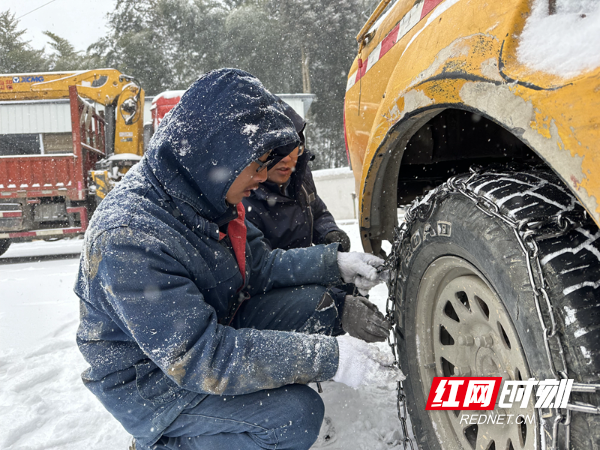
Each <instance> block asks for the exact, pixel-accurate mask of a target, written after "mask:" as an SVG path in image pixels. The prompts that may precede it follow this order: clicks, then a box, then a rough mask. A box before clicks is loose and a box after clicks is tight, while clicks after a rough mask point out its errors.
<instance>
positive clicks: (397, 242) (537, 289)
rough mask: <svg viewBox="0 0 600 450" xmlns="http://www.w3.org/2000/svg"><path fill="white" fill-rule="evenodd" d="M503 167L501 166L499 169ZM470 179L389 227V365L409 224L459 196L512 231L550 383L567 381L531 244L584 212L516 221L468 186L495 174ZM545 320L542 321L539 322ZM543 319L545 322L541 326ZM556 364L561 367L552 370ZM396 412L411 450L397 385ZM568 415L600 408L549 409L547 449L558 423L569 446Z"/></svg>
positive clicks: (444, 188) (475, 173) (560, 231)
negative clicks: (540, 332) (531, 295)
mask: <svg viewBox="0 0 600 450" xmlns="http://www.w3.org/2000/svg"><path fill="white" fill-rule="evenodd" d="M504 169H506V168H504ZM470 172H471V174H470V175H468V174H467V175H458V176H455V177H452V178H450V179H448V180H447V181H446V182H445V183H443V184H441V185H440V186H438V187H436V188H435V189H433V190H431V191H429V192H428V193H427V194H426V195H425V196H424V197H423V198H420V199H416V200H414V201H413V202H412V203H411V204H410V205H409V206H408V208H407V209H406V211H405V216H404V221H403V222H402V224H401V225H400V226H399V227H396V228H395V229H394V238H393V242H392V250H391V252H390V254H389V256H388V257H387V258H386V260H385V262H384V264H383V266H382V267H381V268H380V270H388V271H389V272H390V281H389V283H388V289H389V295H388V298H387V302H386V313H387V316H386V317H387V319H388V320H389V321H390V322H391V323H392V326H393V329H394V332H393V333H392V336H393V337H391V338H388V344H389V346H390V347H391V349H392V354H393V356H394V364H396V365H399V363H398V357H397V355H396V349H397V343H398V335H397V332H396V325H397V323H396V315H395V312H396V294H397V289H398V278H400V277H402V280H406V277H407V275H408V274H406V273H404V271H403V267H402V264H401V262H402V256H406V255H409V254H410V253H411V247H410V246H411V243H410V237H409V235H408V233H409V231H410V229H411V228H412V225H413V223H415V221H417V220H419V221H420V222H426V221H427V220H428V219H429V217H430V216H431V215H432V214H433V212H434V211H435V209H436V207H437V205H438V204H439V203H440V202H441V201H443V200H444V199H446V198H447V197H448V196H449V195H456V194H458V195H462V196H463V197H466V198H467V199H469V200H471V201H472V202H473V203H474V204H475V206H476V207H477V208H478V209H479V210H480V211H481V212H483V213H484V214H486V215H487V216H489V217H496V218H497V219H500V220H501V221H502V222H503V223H505V224H506V225H508V226H509V227H511V228H512V230H513V232H514V234H515V237H516V238H517V241H518V243H519V246H520V247H521V249H522V250H523V253H524V255H525V259H526V264H527V271H528V275H529V280H530V282H531V286H532V287H533V291H534V298H535V305H536V310H537V314H538V319H539V321H540V325H541V327H542V330H543V332H544V347H545V350H546V357H547V359H548V363H549V367H550V370H551V372H552V375H553V376H554V377H555V379H557V380H560V379H564V378H567V372H566V370H567V369H566V368H567V365H566V360H565V355H564V350H563V346H562V342H561V340H560V336H559V334H558V327H557V322H556V318H555V316H554V309H553V307H552V304H551V302H550V298H549V297H548V293H547V291H546V281H545V279H544V274H543V272H542V267H541V263H540V259H539V247H538V244H537V242H538V241H541V240H544V239H548V238H554V237H560V236H562V235H564V234H566V233H568V232H569V231H571V230H572V229H574V228H577V227H579V226H581V225H582V223H583V222H584V220H585V219H586V214H587V213H586V212H585V211H584V210H582V211H563V212H561V213H559V214H556V215H554V216H549V217H548V216H544V217H534V218H527V219H523V220H520V221H516V220H513V219H511V218H510V217H509V216H508V215H506V214H503V213H502V212H501V211H500V208H499V206H498V205H497V204H496V203H494V202H493V201H492V200H490V199H489V198H487V197H485V196H483V195H479V194H477V193H475V192H474V191H473V189H472V188H471V187H470V186H469V184H470V183H472V182H473V181H476V180H477V179H478V178H481V177H482V175H484V174H491V173H494V172H495V171H494V170H493V169H492V170H490V169H489V168H488V169H486V171H485V172H482V170H481V168H478V167H472V168H471V169H470ZM545 316H546V318H545ZM548 321H549V323H547V322H548ZM552 339H554V340H555V342H556V344H555V348H556V349H558V350H553V349H552V347H551V344H550V343H551V340H552ZM556 360H558V361H559V362H560V364H561V368H560V369H557V367H556ZM397 391H398V394H397V402H396V403H397V409H398V419H399V420H400V424H401V427H402V434H403V436H402V444H403V448H404V450H406V449H407V448H410V449H411V450H416V449H417V445H416V443H415V442H413V440H412V439H411V438H410V436H409V433H408V419H409V417H408V409H407V404H406V395H405V393H404V387H403V384H402V382H401V381H400V382H398V387H397ZM571 391H572V392H588V393H593V392H595V391H600V385H598V384H584V383H574V384H573V388H572V390H571ZM571 411H578V412H583V413H588V414H600V407H599V406H594V405H591V404H586V403H581V402H576V403H569V404H568V405H567V409H566V412H564V413H563V412H562V411H561V410H560V409H558V408H556V409H554V422H553V426H552V447H551V450H558V429H559V425H561V424H562V425H563V426H564V427H565V449H567V450H568V449H569V448H570V423H571ZM540 433H543V430H542V428H540Z"/></svg>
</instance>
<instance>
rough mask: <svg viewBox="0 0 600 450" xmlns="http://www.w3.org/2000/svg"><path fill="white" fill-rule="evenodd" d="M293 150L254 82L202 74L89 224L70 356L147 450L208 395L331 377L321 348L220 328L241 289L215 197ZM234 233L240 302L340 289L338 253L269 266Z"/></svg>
mask: <svg viewBox="0 0 600 450" xmlns="http://www.w3.org/2000/svg"><path fill="white" fill-rule="evenodd" d="M297 144H298V135H297V134H296V132H295V130H294V128H293V127H292V124H291V122H290V121H289V119H288V118H287V117H286V116H285V115H284V114H283V113H282V111H281V109H280V107H279V106H278V105H277V102H276V99H275V97H273V96H272V95H271V94H270V93H268V92H267V91H266V90H265V89H264V88H263V86H262V84H260V82H259V81H258V80H257V79H256V78H254V77H252V76H251V75H249V74H247V73H245V72H242V71H239V70H233V69H223V70H219V71H214V72H211V73H209V74H206V75H205V76H203V77H202V78H200V79H199V80H198V81H197V82H196V83H195V84H194V85H192V86H191V87H190V89H189V90H188V91H187V92H186V93H185V94H184V95H183V97H182V99H181V102H180V103H179V104H178V106H176V107H175V108H174V109H173V110H172V112H171V113H170V115H168V116H167V117H165V119H164V120H163V121H162V123H161V125H160V127H159V129H158V130H157V132H156V134H155V135H154V137H153V139H152V141H151V143H150V145H149V149H148V150H147V152H146V155H145V156H144V158H143V159H142V161H141V162H140V163H139V164H137V165H136V166H135V167H133V168H132V169H131V170H130V171H129V172H128V173H127V175H126V176H125V177H124V179H123V180H122V181H121V182H120V183H119V184H118V185H117V187H116V188H115V189H114V190H113V191H112V192H110V194H109V195H108V196H107V197H106V198H105V199H104V200H103V201H102V203H101V204H100V206H99V208H98V210H97V211H96V212H95V214H94V216H93V218H92V220H91V222H90V227H89V229H88V231H87V233H86V237H85V245H84V249H83V253H82V258H81V264H80V271H79V277H78V280H77V283H76V286H75V291H76V293H77V295H78V296H79V297H80V299H81V324H80V327H79V330H78V332H77V343H78V345H79V348H80V350H81V352H82V354H83V356H84V358H85V360H86V361H87V362H88V364H89V366H90V367H89V368H88V369H87V370H86V371H85V372H84V373H83V375H82V378H83V381H84V383H85V385H86V386H87V387H88V388H89V389H90V390H91V391H92V392H93V393H94V394H95V395H96V396H97V397H98V399H99V400H100V401H101V402H102V403H103V404H104V406H105V407H106V408H107V409H108V410H109V411H110V412H111V413H112V414H113V415H114V416H115V417H116V418H117V419H118V420H119V421H120V422H121V423H122V424H123V426H124V427H125V428H126V429H127V431H128V432H129V433H131V434H132V435H134V436H136V438H137V439H138V440H139V441H140V442H141V443H142V444H144V445H149V444H152V443H154V442H155V441H156V440H157V439H158V438H159V437H160V436H161V433H162V432H163V430H164V429H165V428H166V427H167V426H168V425H169V424H171V423H172V422H173V420H174V419H175V418H176V417H177V416H178V415H179V413H180V412H181V410H182V409H183V408H185V407H186V406H189V405H191V404H195V403H198V402H199V401H201V399H202V398H204V397H205V396H206V395H208V394H236V395H237V394H245V393H250V392H255V391H258V390H262V389H270V388H276V387H279V386H282V385H286V384H291V383H308V382H312V381H320V380H327V379H330V378H332V377H333V375H334V374H335V372H336V370H337V364H338V355H337V352H338V349H337V343H336V341H335V339H334V338H331V337H327V336H320V335H304V334H298V333H288V332H280V331H259V330H254V329H237V330H236V329H234V328H232V327H229V326H226V325H222V324H221V323H220V322H223V320H224V319H225V318H226V317H227V316H228V314H229V313H230V309H231V307H232V305H233V304H234V303H235V302H236V301H237V300H238V298H239V295H238V291H239V290H240V288H242V286H243V284H244V282H243V279H242V275H241V274H240V271H239V268H238V265H237V262H236V260H235V257H234V255H233V253H232V251H231V250H230V248H229V247H228V246H227V245H226V244H225V243H224V241H223V240H222V241H219V228H218V227H219V225H220V224H223V223H226V222H227V221H228V220H231V219H232V218H233V217H235V210H234V209H232V208H231V207H229V206H228V205H227V203H226V202H225V195H226V193H227V190H228V189H229V187H230V185H231V183H232V182H233V180H234V178H235V176H236V175H237V174H239V173H240V172H241V171H242V169H244V168H245V167H246V166H248V164H250V162H251V161H253V160H254V159H256V158H257V157H259V156H260V155H262V154H263V153H265V152H266V151H267V150H270V149H273V148H281V147H287V148H288V151H289V150H291V149H292V148H294V147H295V146H296V145H297ZM176 216H177V217H176ZM246 224H247V226H248V235H247V246H246V280H248V282H247V286H246V290H247V291H248V292H249V293H250V294H251V295H254V294H257V293H261V292H266V291H269V290H270V289H273V288H278V287H285V286H293V285H302V284H310V283H315V284H322V285H329V284H332V283H335V282H338V281H339V277H340V274H339V269H338V267H337V247H338V246H337V244H333V245H329V246H317V247H312V248H309V249H299V250H293V251H288V252H285V251H282V250H275V251H273V252H271V251H270V250H269V248H268V245H266V244H265V242H264V241H263V239H262V233H261V232H260V231H258V229H256V228H255V227H254V226H252V225H250V224H249V223H248V222H247V221H246ZM249 301H252V300H249ZM282 301H285V299H284V298H282Z"/></svg>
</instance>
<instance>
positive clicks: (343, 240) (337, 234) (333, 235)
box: [325, 230, 350, 252]
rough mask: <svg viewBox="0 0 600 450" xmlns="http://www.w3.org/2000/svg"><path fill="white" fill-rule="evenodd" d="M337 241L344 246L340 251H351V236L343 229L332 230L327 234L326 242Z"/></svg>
mask: <svg viewBox="0 0 600 450" xmlns="http://www.w3.org/2000/svg"><path fill="white" fill-rule="evenodd" d="M334 242H337V243H338V244H340V246H341V247H342V248H341V250H340V251H342V252H349V251H350V238H349V237H348V235H347V234H346V233H344V232H343V231H342V230H334V231H330V232H329V233H327V234H326V235H325V243H326V244H333V243H334Z"/></svg>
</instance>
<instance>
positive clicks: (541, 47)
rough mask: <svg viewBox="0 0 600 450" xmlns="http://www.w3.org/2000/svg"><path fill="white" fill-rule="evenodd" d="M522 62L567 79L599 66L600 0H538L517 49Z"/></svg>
mask: <svg viewBox="0 0 600 450" xmlns="http://www.w3.org/2000/svg"><path fill="white" fill-rule="evenodd" d="M517 56H518V58H519V61H521V62H522V63H524V64H525V65H527V66H529V67H531V68H532V69H534V70H541V71H544V72H548V73H551V74H554V75H558V76H561V77H564V78H569V77H573V76H576V75H579V74H581V73H583V72H586V71H589V70H592V69H595V68H597V67H600V2H598V1H597V0H557V2H556V13H555V14H552V15H550V14H549V13H548V0H535V2H534V5H533V8H532V12H531V16H529V18H528V19H527V22H526V24H525V28H524V29H523V32H522V34H521V38H520V42H519V47H518V49H517Z"/></svg>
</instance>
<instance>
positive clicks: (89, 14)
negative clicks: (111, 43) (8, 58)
mask: <svg viewBox="0 0 600 450" xmlns="http://www.w3.org/2000/svg"><path fill="white" fill-rule="evenodd" d="M115 4H116V0H19V1H15V0H0V11H6V10H7V9H9V10H10V11H11V12H13V13H14V14H15V17H16V18H19V17H21V18H20V19H18V20H19V29H20V30H22V29H27V32H26V33H25V34H24V35H23V37H24V38H25V40H27V41H30V45H31V46H32V47H33V48H36V49H41V48H43V47H44V46H45V45H46V44H47V42H48V38H47V37H46V36H45V35H44V34H42V33H43V32H44V31H51V32H53V33H55V34H57V35H59V36H60V37H62V38H65V39H67V40H68V41H69V42H70V43H71V44H73V46H74V47H75V49H76V50H81V51H85V49H86V48H87V47H88V46H89V45H90V44H92V43H94V42H96V41H97V40H98V39H99V38H101V37H102V36H104V35H105V34H106V14H107V13H108V12H110V11H112V10H113V8H114V6H115ZM36 8H39V9H37V10H36Z"/></svg>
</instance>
